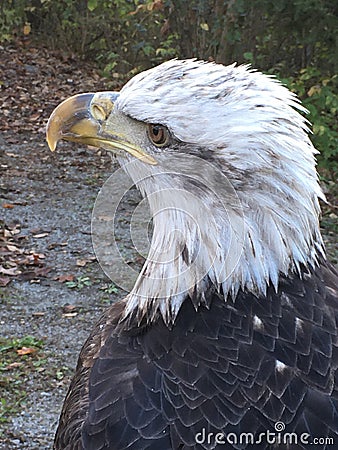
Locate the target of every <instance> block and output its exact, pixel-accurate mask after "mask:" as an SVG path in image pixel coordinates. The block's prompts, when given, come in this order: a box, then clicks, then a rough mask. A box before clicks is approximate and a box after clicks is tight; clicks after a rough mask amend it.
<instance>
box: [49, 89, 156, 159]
mask: <svg viewBox="0 0 338 450" xmlns="http://www.w3.org/2000/svg"><path fill="white" fill-rule="evenodd" d="M117 97H118V93H116V92H98V93H86V94H78V95H74V96H73V97H70V98H68V99H67V100H65V101H63V102H62V103H60V105H59V106H57V107H56V108H55V109H54V111H53V112H52V114H51V116H50V118H49V120H48V123H47V130H46V135H47V143H48V146H49V148H50V149H51V150H52V151H54V150H55V148H56V145H57V143H58V141H59V140H61V139H64V140H66V141H73V142H80V143H83V144H88V145H92V146H93V147H99V148H104V149H105V150H108V151H111V152H112V153H114V154H119V155H121V154H122V155H123V153H124V152H127V153H129V154H131V155H133V156H135V157H136V158H138V159H140V160H141V161H142V162H145V163H147V164H153V165H155V164H157V161H156V160H155V159H154V158H153V157H152V156H150V155H149V154H148V153H146V152H145V151H144V150H142V148H140V147H139V146H137V145H135V144H133V143H131V142H129V141H128V139H127V138H126V137H125V136H124V135H123V133H119V132H118V130H111V131H109V132H107V130H106V127H105V124H106V121H107V119H108V117H109V115H110V113H111V112H112V111H113V108H114V101H115V100H116V99H117Z"/></svg>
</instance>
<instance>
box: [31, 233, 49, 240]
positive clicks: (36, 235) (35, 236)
mask: <svg viewBox="0 0 338 450" xmlns="http://www.w3.org/2000/svg"><path fill="white" fill-rule="evenodd" d="M48 235H49V233H40V234H33V238H36V239H40V238H44V237H46V236H48Z"/></svg>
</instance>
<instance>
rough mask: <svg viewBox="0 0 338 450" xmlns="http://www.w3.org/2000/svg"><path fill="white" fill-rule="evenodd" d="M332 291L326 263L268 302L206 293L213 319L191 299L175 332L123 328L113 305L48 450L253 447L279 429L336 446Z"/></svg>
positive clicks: (335, 281)
mask: <svg viewBox="0 0 338 450" xmlns="http://www.w3.org/2000/svg"><path fill="white" fill-rule="evenodd" d="M337 285H338V276H337V274H336V273H335V271H334V269H333V268H332V267H330V266H328V265H327V264H326V263H325V262H324V263H323V264H322V265H321V266H320V267H318V268H317V269H316V270H313V271H304V272H303V273H302V275H301V277H299V276H295V275H290V277H283V278H281V281H280V286H279V290H278V292H277V293H275V292H274V290H273V289H272V288H269V289H268V295H267V296H266V297H265V298H263V297H262V298H257V297H255V296H254V295H253V294H250V293H245V292H242V291H241V292H239V294H238V296H237V298H236V300H235V301H234V302H232V301H230V300H229V301H225V299H224V298H223V297H222V296H221V295H219V294H217V293H216V292H215V291H214V289H213V288H210V290H209V291H208V292H207V294H206V298H207V300H208V303H209V305H208V306H209V307H205V306H202V307H199V308H198V309H197V310H196V308H195V307H194V305H193V300H194V299H186V301H185V302H184V303H183V305H182V308H181V310H180V312H179V314H178V317H177V319H176V323H175V324H174V326H173V327H172V328H171V329H170V328H168V327H167V326H166V325H165V324H164V322H163V319H162V318H161V317H160V316H159V318H158V320H157V321H155V322H153V323H152V324H150V325H143V326H142V325H141V326H138V325H137V324H136V323H135V326H133V323H132V321H129V322H128V324H127V323H126V322H120V318H121V315H122V313H123V309H124V307H125V302H124V301H122V302H118V303H116V304H114V305H113V306H111V307H110V308H109V309H108V310H107V311H106V313H105V314H104V315H103V317H102V318H101V320H100V321H99V322H98V323H97V325H96V326H95V328H94V330H93V331H92V333H91V336H90V337H89V339H88V340H87V342H86V344H85V345H84V347H83V349H82V352H81V354H80V358H79V362H78V366H77V369H76V374H75V376H74V379H73V382H72V384H71V386H70V389H69V392H68V395H67V398H66V401H65V404H64V407H63V412H62V415H61V419H60V424H59V428H58V432H57V435H56V440H55V447H54V448H55V449H56V450H80V449H81V450H108V449H109V450H123V449H128V450H132V449H134V450H141V449H153V450H155V449H156V450H157V449H158V450H170V449H202V448H206V449H209V448H210V449H211V448H219V449H221V448H229V444H228V447H226V446H225V445H224V444H219V445H218V446H217V444H216V443H215V436H216V434H217V433H220V432H223V433H225V435H226V434H228V433H236V434H237V435H238V436H239V435H240V433H241V432H243V433H253V434H254V435H255V436H256V437H258V435H259V433H264V432H266V431H267V430H270V431H271V432H273V431H275V430H274V424H275V423H276V422H278V421H282V422H284V423H285V425H286V430H285V431H287V432H295V433H297V435H298V436H300V435H301V433H309V435H310V436H311V438H313V437H324V438H325V437H333V438H334V439H335V440H336V445H337V442H338V380H337V379H338V371H337V366H338V335H337V334H338V332H337V328H338V327H337V325H338V296H337ZM203 430H205V433H206V436H208V435H209V433H212V435H209V436H212V437H210V439H209V443H208V442H207V441H206V440H205V442H204V443H201V439H202V437H203V436H202V435H201V434H199V435H198V433H201V432H203ZM196 435H197V442H196ZM311 438H310V439H311ZM233 447H234V448H257V449H258V448H260V449H263V448H269V445H268V444H267V443H266V444H265V443H264V440H263V443H262V444H257V445H252V444H249V445H248V446H246V445H245V444H242V445H239V444H238V446H237V445H234V444H233ZM271 448H272V447H271ZM277 448H284V447H283V446H282V445H279V446H277ZM290 448H292V449H295V448H305V446H304V447H302V445H300V444H298V447H297V446H296V445H295V444H293V445H291V447H290ZM314 448H334V447H333V446H332V445H331V446H330V445H327V447H326V446H325V444H323V445H321V446H320V445H319V446H316V447H314Z"/></svg>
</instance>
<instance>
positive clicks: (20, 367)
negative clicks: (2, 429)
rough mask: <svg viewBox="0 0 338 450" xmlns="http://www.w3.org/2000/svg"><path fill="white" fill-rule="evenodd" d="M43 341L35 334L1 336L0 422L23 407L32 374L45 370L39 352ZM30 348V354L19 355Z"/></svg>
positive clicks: (6, 419) (5, 420) (43, 360)
mask: <svg viewBox="0 0 338 450" xmlns="http://www.w3.org/2000/svg"><path fill="white" fill-rule="evenodd" d="M43 345H44V343H43V341H41V340H40V339H37V338H35V337H34V336H24V337H22V338H13V339H6V338H0V386H1V387H2V390H1V393H0V423H1V422H3V423H4V422H7V421H8V420H9V417H10V416H12V415H13V414H16V413H18V412H19V410H20V409H21V406H22V404H23V402H24V401H25V399H26V396H27V393H26V391H25V390H24V387H25V384H26V382H27V379H28V378H30V376H31V374H32V373H34V372H36V371H40V370H43V368H41V366H42V365H44V363H45V359H44V358H43V356H42V355H40V354H39V351H38V350H39V349H40V348H42V347H43ZM25 347H27V348H29V353H28V354H25V353H24V354H23V355H19V353H18V351H19V350H20V349H24V348H25Z"/></svg>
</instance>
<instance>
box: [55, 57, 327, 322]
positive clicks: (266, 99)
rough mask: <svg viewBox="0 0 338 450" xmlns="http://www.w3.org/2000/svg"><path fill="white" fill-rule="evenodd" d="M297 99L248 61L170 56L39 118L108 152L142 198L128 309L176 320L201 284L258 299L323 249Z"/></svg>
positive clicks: (317, 193)
mask: <svg viewBox="0 0 338 450" xmlns="http://www.w3.org/2000/svg"><path fill="white" fill-rule="evenodd" d="M300 112H305V109H304V108H303V107H302V106H301V104H300V102H299V101H298V100H297V98H296V96H295V95H294V94H293V93H291V92H290V91H289V90H288V89H286V88H285V87H284V86H282V85H281V84H280V83H279V82H278V81H277V80H275V79H274V78H273V77H271V76H267V75H264V74H262V73H260V72H257V71H254V70H251V69H250V68H248V67H247V66H235V65H230V66H227V67H225V66H223V65H220V64H215V63H206V62H203V61H196V60H171V61H168V62H165V63H163V64H161V65H159V66H157V67H155V68H153V69H150V70H147V71H145V72H142V73H140V74H138V75H136V76H135V77H134V78H132V79H131V80H130V81H129V82H128V83H127V84H126V85H125V86H124V87H123V88H122V90H121V91H120V92H97V93H85V94H79V95H75V96H74V97H71V98H69V99H67V100H65V101H64V102H63V103H61V104H60V105H59V106H58V107H57V108H56V109H55V110H54V112H53V113H52V115H51V117H50V119H49V122H48V125H47V141H48V144H49V147H50V148H51V149H52V150H54V149H55V147H56V144H57V142H58V141H59V140H60V139H65V140H69V141H74V142H79V143H85V144H89V145H91V146H95V147H100V148H103V149H105V150H108V151H110V152H112V153H113V154H114V155H116V157H117V159H118V161H119V163H120V164H121V166H122V167H123V168H124V170H125V171H126V172H127V173H128V174H129V175H130V176H131V178H132V180H133V182H134V183H135V184H136V185H137V187H138V188H139V189H140V191H141V193H142V194H143V195H144V196H145V197H147V199H148V202H149V205H150V209H151V213H152V215H153V222H154V231H153V237H152V243H151V246H150V250H149V254H148V257H147V260H146V262H145V264H144V267H143V269H142V271H141V273H140V275H139V278H138V279H137V281H136V284H135V286H134V288H133V289H132V291H131V292H130V294H129V295H128V297H127V308H126V314H129V313H131V312H133V311H135V310H137V311H138V313H139V315H140V317H144V316H145V315H146V316H147V318H148V319H149V320H151V319H152V318H153V317H155V316H156V315H157V314H158V313H161V314H162V316H163V318H164V320H165V321H166V322H167V323H169V322H172V321H174V319H175V317H176V315H177V313H178V311H179V309H180V306H181V304H182V302H183V301H184V300H185V298H187V297H190V298H194V299H195V300H194V303H195V304H196V307H198V305H199V304H203V303H204V302H205V296H204V293H205V291H206V289H208V288H209V287H210V286H212V287H213V288H215V289H217V291H218V292H219V293H220V294H222V295H223V296H224V298H225V300H226V299H228V298H231V297H233V298H235V297H236V295H237V293H238V290H239V289H242V290H247V291H251V292H253V293H254V294H255V295H258V296H259V295H263V294H264V293H265V290H266V288H267V286H269V285H270V284H272V285H273V286H274V287H275V289H278V280H279V277H280V276H281V275H285V274H288V273H290V272H295V271H299V270H300V267H301V266H309V265H311V266H314V265H316V264H317V259H318V256H319V255H321V254H323V244H322V239H321V235H320V231H319V222H318V217H319V213H320V208H319V202H318V199H319V198H320V197H323V194H322V191H321V190H320V187H319V185H318V179H317V174H316V168H315V157H314V155H315V153H316V151H315V149H314V147H313V145H312V144H311V141H310V139H309V137H308V128H307V122H306V120H305V119H304V117H303V116H302V115H301V114H300Z"/></svg>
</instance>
